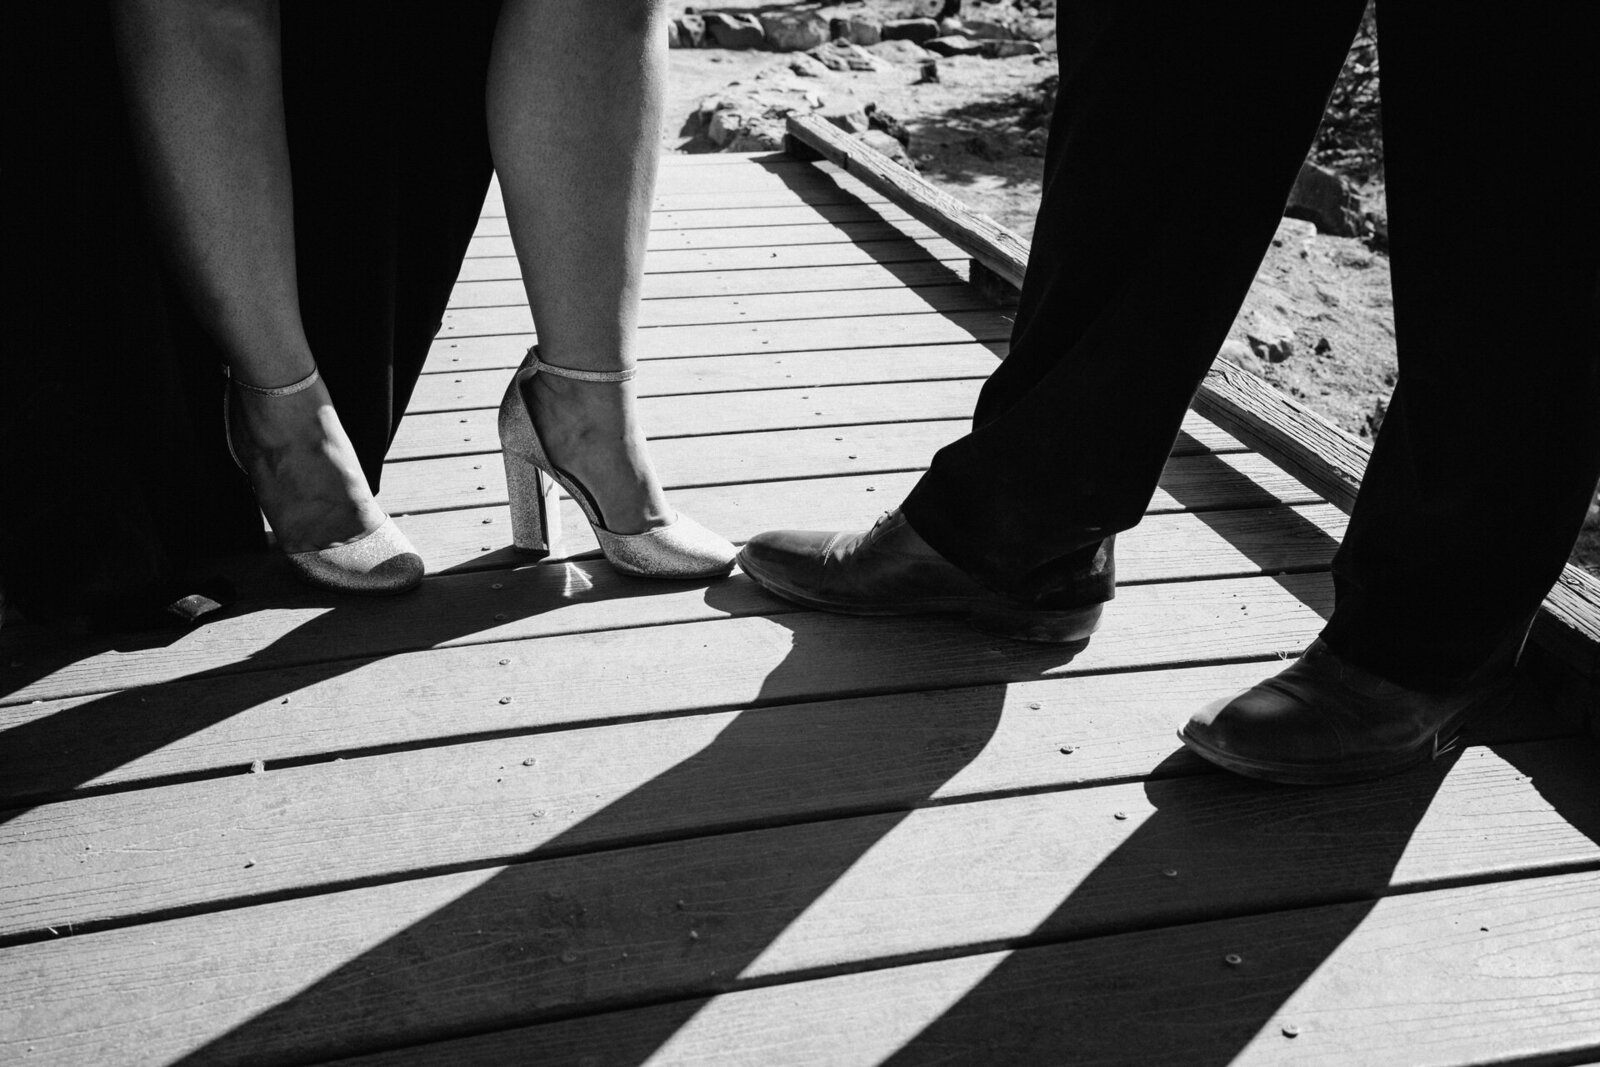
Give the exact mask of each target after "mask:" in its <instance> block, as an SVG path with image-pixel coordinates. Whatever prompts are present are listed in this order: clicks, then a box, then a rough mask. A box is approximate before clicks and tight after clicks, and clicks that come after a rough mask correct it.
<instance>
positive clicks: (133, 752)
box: [0, 564, 1331, 795]
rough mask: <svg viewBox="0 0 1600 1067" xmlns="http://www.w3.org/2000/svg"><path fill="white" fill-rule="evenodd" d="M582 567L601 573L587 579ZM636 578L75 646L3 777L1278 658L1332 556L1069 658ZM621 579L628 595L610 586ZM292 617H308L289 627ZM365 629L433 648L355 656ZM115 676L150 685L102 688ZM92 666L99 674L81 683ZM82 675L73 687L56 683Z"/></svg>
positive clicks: (569, 569)
mask: <svg viewBox="0 0 1600 1067" xmlns="http://www.w3.org/2000/svg"><path fill="white" fill-rule="evenodd" d="M591 581H592V582H593V583H594V585H595V586H596V587H598V590H597V591H598V592H599V593H600V595H599V596H598V597H595V598H594V599H590V597H591V595H592V592H591V587H590V586H589V582H591ZM646 584H648V583H644V582H643V580H638V579H636V580H634V581H633V582H632V583H625V582H624V580H623V579H620V578H613V577H612V576H610V575H609V574H607V573H605V572H604V571H603V570H602V569H601V568H598V567H589V566H584V565H575V564H569V565H566V566H565V567H544V568H530V569H528V570H526V571H517V572H512V573H510V574H507V575H505V579H504V581H503V582H502V585H503V588H502V589H499V590H492V591H493V592H495V593H499V594H501V596H502V598H503V600H502V602H501V603H499V604H496V603H494V601H493V600H492V599H485V598H483V597H474V598H471V599H470V600H468V601H467V602H460V601H456V602H452V601H451V600H449V599H447V598H446V597H445V596H444V595H443V594H441V595H439V596H437V597H435V596H431V595H430V591H429V590H428V589H426V588H425V589H424V590H423V592H422V593H421V594H419V595H418V596H417V597H416V598H414V605H413V607H412V609H411V610H410V611H409V612H408V613H407V614H405V615H404V616H398V615H387V616H385V615H383V614H376V615H374V614H372V613H370V612H368V611H366V610H362V611H359V615H360V618H354V617H352V618H351V619H349V620H345V619H343V618H341V617H340V616H339V614H338V613H337V612H333V613H328V612H326V611H321V610H318V609H316V608H304V609H301V610H300V611H299V613H298V620H296V619H295V618H293V617H289V618H279V619H277V620H274V619H272V618H271V617H268V618H266V619H264V620H262V622H263V623H264V624H265V625H266V626H267V627H269V628H273V629H279V631H280V634H281V636H279V637H278V638H277V640H276V641H274V642H273V643H272V644H271V645H266V646H264V647H263V646H261V645H260V644H259V641H260V638H261V636H264V635H262V634H261V632H260V630H257V634H256V637H255V639H254V641H253V642H252V644H251V646H250V647H252V648H254V649H256V653H255V655H256V658H257V660H259V663H260V666H261V667H262V668H263V669H262V670H256V671H251V670H248V668H249V667H250V666H252V660H250V659H243V660H236V661H235V662H233V663H231V664H229V665H228V666H227V667H225V668H223V669H221V670H208V669H206V667H205V666H204V664H206V663H207V662H210V661H214V658H215V655H216V653H215V652H214V651H212V650H208V649H207V648H206V647H205V645H204V644H203V643H201V642H198V641H197V642H196V643H195V644H194V646H193V648H192V649H183V650H174V651H173V653H172V655H171V656H170V657H169V658H168V659H165V660H159V661H156V662H155V663H154V665H152V661H151V659H150V658H148V657H131V658H130V659H129V661H128V662H127V663H126V669H125V670H124V669H123V667H124V665H123V663H122V662H120V661H118V660H116V659H115V658H112V657H106V659H105V661H103V662H101V663H100V664H97V665H96V668H97V669H95V670H94V671H92V672H79V671H77V670H76V669H75V668H74V667H72V666H71V665H66V666H63V667H62V668H61V669H59V670H57V671H54V672H52V673H51V674H50V675H48V676H47V677H43V678H40V679H39V680H38V681H37V682H35V683H33V684H32V685H31V686H28V687H25V688H23V689H21V690H20V691H19V692H18V693H17V694H16V695H17V697H18V698H21V699H26V700H27V701H29V702H28V703H21V704H13V705H10V706H8V707H6V708H4V710H3V715H4V717H5V721H7V722H9V723H10V724H11V726H10V729H9V730H8V731H7V734H6V738H7V744H6V745H5V746H0V766H3V768H4V770H5V772H6V773H5V774H4V775H0V781H4V782H5V783H6V787H7V790H8V791H12V792H13V795H22V794H26V795H32V794H35V793H51V792H56V791H58V790H60V789H65V788H73V787H76V786H77V785H79V784H82V783H85V782H89V781H91V780H98V779H99V778H100V776H102V775H105V774H111V773H113V772H114V773H116V774H117V775H119V776H122V777H123V778H124V779H125V780H127V779H133V778H148V777H152V776H156V775H175V774H185V773H190V772H192V771H195V770H197V769H203V768H209V769H213V770H214V769H218V768H229V767H234V768H241V769H242V768H245V767H248V766H249V765H250V763H251V761H252V760H256V759H262V760H266V761H268V762H269V764H270V763H272V762H276V761H281V760H298V759H304V758H311V757H315V756H318V755H319V754H328V753H353V752H357V751H363V750H377V749H382V748H384V747H388V746H410V745H416V744H419V743H424V742H432V741H437V740H441V739H448V738H466V737H482V736H490V735H493V734H497V733H502V732H522V731H529V730H540V729H548V728H551V727H554V726H561V725H571V724H575V723H580V722H582V723H598V722H614V721H618V720H626V719H631V718H637V717H640V716H653V715H665V714H680V713H683V712H690V711H695V710H697V709H709V710H718V709H725V708H740V707H748V706H751V705H755V704H768V703H782V702H787V701H794V700H816V699H824V698H837V697H845V696H854V695H860V694H867V693H894V692H904V691H908V690H924V689H941V688H950V687H953V686H964V685H975V684H987V683H991V682H996V681H1023V680H1028V679H1033V678H1039V677H1054V676H1058V675H1065V674H1078V673H1085V672H1090V673H1093V672H1104V671H1125V670H1136V669H1156V668H1166V667H1181V666H1189V665H1194V664H1203V663H1209V662H1217V661H1224V662H1226V661H1229V660H1243V659H1256V660H1267V661H1270V660H1274V659H1276V658H1277V657H1278V656H1280V655H1286V654H1292V653H1294V652H1296V651H1298V650H1299V649H1302V648H1304V647H1305V646H1306V645H1307V644H1309V643H1310V641H1311V639H1312V638H1313V637H1315V636H1316V634H1317V632H1318V631H1320V629H1321V626H1322V617H1323V616H1324V615H1326V614H1327V612H1328V610H1329V603H1330V599H1329V598H1330V593H1331V588H1330V583H1329V581H1328V577H1327V575H1326V574H1303V575H1284V576H1281V577H1278V578H1235V579H1223V580H1220V581H1215V582H1196V583H1182V584H1175V585H1149V586H1133V587H1131V588H1128V589H1126V590H1123V591H1121V592H1120V593H1119V595H1118V597H1117V599H1116V600H1115V601H1113V602H1112V603H1111V605H1109V606H1108V607H1107V609H1106V614H1105V621H1104V626H1103V628H1102V631H1101V633H1100V634H1099V635H1097V636H1096V637H1095V639H1094V640H1092V641H1091V642H1090V643H1089V646H1088V647H1087V648H1085V649H1083V650H1081V651H1079V652H1077V654H1076V655H1075V656H1074V654H1073V650H1072V649H1070V648H1062V647H1059V646H1032V645H1022V644H1018V643H1016V642H1011V641H1006V640H1004V639H1000V638H988V637H984V636H982V635H980V634H977V633H975V632H974V631H971V630H968V629H967V628H966V627H964V626H963V625H961V624H960V623H959V622H956V621H954V620H949V619H939V618H910V619H893V620H887V619H885V620H873V619H858V618H851V617H845V616H823V615H818V614H814V613H810V612H801V611H796V610H795V609H794V607H793V605H789V604H786V603H784V602H782V601H779V600H777V599H775V598H772V597H769V596H767V595H766V594H763V593H761V592H760V591H758V590H757V589H756V588H755V587H754V586H753V584H752V583H750V582H749V581H748V580H747V579H745V578H743V577H742V576H740V577H735V578H732V579H727V580H725V581H722V582H720V583H717V584H716V585H714V586H710V587H701V588H690V589H682V588H681V587H680V588H673V589H669V590H663V591H661V592H659V593H653V594H652V591H651V590H649V589H646V588H644V585H646ZM618 585H624V586H626V587H627V591H628V592H635V595H636V597H637V598H638V602H636V603H629V602H628V598H625V597H622V596H619V595H618V592H617V588H616V587H617V586H618ZM608 586H609V587H610V588H607V587H608ZM563 587H565V599H563ZM435 601H436V602H437V604H436V605H435V603H434V602H435ZM496 607H498V608H500V609H501V610H498V611H492V610H491V609H493V608H496ZM1242 620H1248V621H1249V625H1248V626H1246V625H1241V621H1242ZM294 621H300V622H302V625H300V626H292V625H291V626H287V627H285V623H292V622H294ZM619 626H625V627H627V628H621V629H619V628H617V627H619ZM384 630H388V631H389V633H388V635H387V636H384V635H383V634H382V631H384ZM373 631H378V633H377V634H374V633H373ZM234 632H235V633H238V631H234ZM197 633H204V630H201V631H197ZM225 636H226V635H225V634H219V635H217V637H216V638H214V640H216V641H221V640H223V639H224V638H225ZM375 644H377V645H379V646H380V647H381V645H383V644H388V645H391V646H393V645H400V646H402V647H407V648H416V647H419V646H420V647H423V648H428V649H430V651H421V652H391V653H389V654H385V655H380V656H376V657H359V656H356V658H351V655H355V654H356V653H357V652H358V650H359V649H361V648H371V647H373V646H374V645H375ZM434 646H439V647H434ZM341 651H344V652H346V653H348V654H349V655H344V656H341V655H340V653H341ZM319 655H320V658H315V657H318V656H319ZM190 657H193V659H194V660H195V661H197V665H198V666H200V668H201V669H199V670H197V671H194V672H191V673H189V674H187V675H184V676H180V677H177V678H176V680H174V681H171V682H168V683H164V684H160V685H152V684H151V682H152V681H153V680H154V679H153V678H152V675H157V674H164V675H166V676H167V677H173V675H172V673H171V672H172V671H173V670H174V669H175V668H176V669H180V670H181V669H182V667H183V666H184V665H185V660H186V659H188V658H190ZM286 660H287V661H290V662H299V663H300V664H302V665H301V666H290V665H287V664H286V663H285V662H284V661H286ZM502 661H504V662H502ZM241 668H244V669H243V670H242V672H241ZM124 684H127V685H129V686H140V687H142V688H128V689H125V690H123V691H120V692H115V691H113V692H106V691H105V690H106V689H108V688H109V689H120V688H121V687H122V686H123V685H124ZM89 686H94V687H99V689H100V693H99V694H98V695H97V694H95V693H86V692H85V689H84V687H89ZM75 687H77V688H76V689H75ZM74 691H76V692H77V693H80V694H83V695H81V696H63V697H61V698H60V699H50V697H51V695H52V694H68V693H73V692H74ZM47 764H48V767H47Z"/></svg>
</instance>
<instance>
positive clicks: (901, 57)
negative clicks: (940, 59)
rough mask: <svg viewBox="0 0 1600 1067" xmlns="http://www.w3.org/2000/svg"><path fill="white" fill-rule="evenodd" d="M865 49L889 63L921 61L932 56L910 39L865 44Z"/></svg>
mask: <svg viewBox="0 0 1600 1067" xmlns="http://www.w3.org/2000/svg"><path fill="white" fill-rule="evenodd" d="M867 51H868V52H871V53H872V54H873V55H875V56H877V57H878V58H879V59H882V60H886V61H887V62H890V63H905V64H907V65H910V64H913V63H921V62H924V61H925V60H929V59H932V58H933V53H932V52H930V51H928V50H927V49H926V48H924V47H922V46H921V45H920V44H916V43H914V42H911V41H881V42H879V43H878V44H873V45H867Z"/></svg>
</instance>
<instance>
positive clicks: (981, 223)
mask: <svg viewBox="0 0 1600 1067" xmlns="http://www.w3.org/2000/svg"><path fill="white" fill-rule="evenodd" d="M788 133H789V138H788V143H789V144H790V145H791V146H793V148H792V150H793V151H794V154H795V155H797V156H798V155H800V154H806V155H809V154H811V153H816V154H817V155H820V156H821V157H822V158H823V159H826V160H828V161H829V162H831V163H833V164H835V165H837V166H839V167H840V168H842V169H843V170H844V172H845V173H846V174H849V175H850V176H851V177H853V178H856V179H858V180H859V181H861V182H863V183H864V184H866V185H867V186H868V187H869V188H871V189H873V190H875V191H877V192H880V193H882V194H883V195H884V196H886V197H888V198H889V200H890V202H891V203H893V204H895V205H897V206H899V207H901V208H903V209H905V211H906V212H907V213H908V214H910V215H911V217H912V218H914V219H916V220H917V221H918V222H921V223H923V224H924V225H926V226H928V227H930V228H931V229H932V230H933V231H934V232H935V233H937V234H939V236H941V237H944V238H946V239H947V240H949V241H951V242H953V243H954V244H956V245H957V246H958V247H960V248H961V249H963V250H964V251H966V252H968V253H969V254H971V256H972V258H973V259H974V260H975V261H977V262H978V263H981V264H982V265H983V266H984V267H986V268H988V269H989V270H990V271H992V272H994V273H995V274H997V275H999V277H1001V278H1003V279H1004V280H1005V281H1007V282H1009V283H1010V284H1011V285H1013V286H1016V287H1018V288H1021V286H1022V275H1023V273H1024V271H1026V270H1027V266H1028V242H1027V241H1025V240H1024V239H1023V238H1022V237H1020V236H1018V235H1017V234H1016V233H1014V232H1012V231H1011V230H1008V229H1006V228H1005V227H1004V226H1001V225H1000V224H999V223H998V222H995V221H994V220H993V219H991V218H990V217H989V216H987V215H982V214H979V213H978V212H976V211H973V210H972V209H971V208H970V207H968V206H967V205H965V204H963V203H962V202H961V201H959V200H957V199H956V198H955V197H953V196H951V195H949V194H948V193H946V192H944V191H942V190H940V189H937V188H935V187H934V186H933V185H931V184H929V183H928V182H927V181H926V180H925V179H923V178H922V177H921V176H919V175H917V174H915V173H913V172H911V171H909V170H906V169H905V168H904V167H902V166H900V165H899V164H898V163H895V162H894V161H893V160H891V159H890V158H889V157H888V156H885V155H884V154H883V153H881V152H879V151H877V150H876V149H874V148H872V147H870V146H869V145H867V144H866V143H864V142H862V141H861V140H859V139H857V138H855V137H852V136H851V135H850V134H848V133H845V132H844V131H843V130H841V129H840V128H839V127H837V126H835V125H833V124H832V123H831V122H828V121H827V120H826V119H822V118H819V117H817V116H815V115H801V114H794V115H790V116H789V122H788ZM799 146H804V147H803V148H801V147H799ZM805 149H809V150H810V152H806V151H805Z"/></svg>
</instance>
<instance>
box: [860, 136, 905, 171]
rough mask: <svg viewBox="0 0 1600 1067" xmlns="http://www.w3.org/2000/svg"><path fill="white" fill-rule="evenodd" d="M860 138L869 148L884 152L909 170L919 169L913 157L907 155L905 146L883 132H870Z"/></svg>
mask: <svg viewBox="0 0 1600 1067" xmlns="http://www.w3.org/2000/svg"><path fill="white" fill-rule="evenodd" d="M860 137H861V140H862V141H864V142H866V144H867V145H868V146H869V147H871V148H875V149H877V150H878V151H879V152H882V153H883V154H884V155H886V156H888V157H889V158H890V159H892V160H894V161H895V162H896V163H898V164H900V165H901V166H902V167H904V168H906V169H907V170H916V169H917V165H916V164H915V163H913V162H912V161H911V156H910V155H908V154H907V153H906V149H905V146H904V145H902V144H901V143H900V142H899V141H897V140H895V139H894V138H893V137H891V136H890V135H889V134H887V133H885V132H883V131H882V130H868V131H867V132H866V133H863V134H861V135H860Z"/></svg>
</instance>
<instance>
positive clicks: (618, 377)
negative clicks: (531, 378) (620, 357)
mask: <svg viewBox="0 0 1600 1067" xmlns="http://www.w3.org/2000/svg"><path fill="white" fill-rule="evenodd" d="M528 354H529V355H530V356H532V357H533V362H531V363H529V364H528V370H529V372H530V373H537V372H539V371H544V372H546V373H547V374H554V375H555V376H556V377H557V378H572V379H574V380H575V381H580V382H627V381H632V380H633V376H634V375H635V374H637V373H639V368H638V367H629V368H628V369H627V370H577V369H575V368H572V367H558V366H556V365H555V364H554V363H546V362H545V361H544V360H542V359H540V358H539V347H538V346H537V345H535V346H534V347H533V348H530V349H529V350H528Z"/></svg>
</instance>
